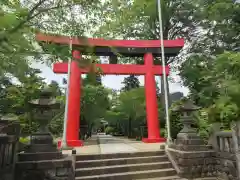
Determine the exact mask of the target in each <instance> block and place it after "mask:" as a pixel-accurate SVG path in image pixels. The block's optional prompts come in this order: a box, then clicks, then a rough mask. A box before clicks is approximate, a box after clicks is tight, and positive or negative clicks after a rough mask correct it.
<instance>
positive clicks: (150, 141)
mask: <svg viewBox="0 0 240 180" xmlns="http://www.w3.org/2000/svg"><path fill="white" fill-rule="evenodd" d="M142 142H144V143H161V142H166V138H161V137H160V138H154V139H149V138H143V139H142Z"/></svg>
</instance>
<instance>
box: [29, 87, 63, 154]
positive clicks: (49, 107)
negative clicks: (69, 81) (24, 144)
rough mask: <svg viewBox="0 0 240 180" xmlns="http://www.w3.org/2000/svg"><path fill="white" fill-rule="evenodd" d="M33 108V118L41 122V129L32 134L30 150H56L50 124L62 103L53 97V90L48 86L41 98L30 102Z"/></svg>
mask: <svg viewBox="0 0 240 180" xmlns="http://www.w3.org/2000/svg"><path fill="white" fill-rule="evenodd" d="M29 104H30V106H31V108H32V115H33V119H34V120H35V121H37V122H38V123H39V129H38V131H37V132H36V133H34V134H32V137H31V143H30V148H29V149H28V151H30V152H46V151H48V152H49V151H56V147H55V146H54V144H53V137H52V135H51V133H50V131H49V130H48V125H49V123H50V121H51V119H52V118H53V116H54V110H55V109H59V108H60V103H59V102H57V100H56V99H54V98H52V92H51V90H50V89H48V88H44V89H43V90H42V91H41V93H40V97H39V99H34V100H32V101H30V102H29Z"/></svg>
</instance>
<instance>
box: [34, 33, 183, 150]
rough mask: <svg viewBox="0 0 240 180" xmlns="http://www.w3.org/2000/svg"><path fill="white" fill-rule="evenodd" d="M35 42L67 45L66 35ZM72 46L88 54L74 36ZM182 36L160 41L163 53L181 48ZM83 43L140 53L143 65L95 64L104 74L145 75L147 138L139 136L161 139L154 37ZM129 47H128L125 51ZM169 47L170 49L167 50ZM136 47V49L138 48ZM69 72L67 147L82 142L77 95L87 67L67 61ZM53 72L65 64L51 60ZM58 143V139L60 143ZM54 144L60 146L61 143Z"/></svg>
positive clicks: (104, 51)
mask: <svg viewBox="0 0 240 180" xmlns="http://www.w3.org/2000/svg"><path fill="white" fill-rule="evenodd" d="M36 39H37V40H38V41H42V42H52V43H56V44H69V42H70V38H69V37H63V36H48V35H44V34H38V35H37V36H36ZM72 43H73V48H76V46H77V48H78V49H79V46H80V48H82V49H81V53H83V54H88V52H87V50H86V44H84V43H83V42H81V41H80V40H79V39H77V38H73V40H72ZM183 45H184V41H183V39H179V40H168V41H164V47H165V51H166V52H167V55H170V56H174V55H176V54H177V53H178V52H179V50H180V49H181V48H182V47H183ZM87 46H92V47H94V48H95V49H94V52H95V54H97V55H112V53H113V52H112V51H111V50H110V49H109V47H115V48H116V49H115V50H117V52H118V53H120V54H122V55H125V56H143V57H144V65H129V64H127V65H125V64H124V65H123V64H96V67H98V68H100V69H101V71H102V72H103V73H104V74H117V75H128V74H135V75H144V78H145V94H146V112H147V127H148V138H145V139H143V142H146V143H155V142H163V141H165V139H164V138H162V137H160V131H159V120H158V108H157V98H156V82H155V75H162V70H163V69H162V66H159V65H154V63H153V55H155V56H158V55H159V54H160V53H159V52H160V51H159V47H160V41H158V40H138V41H137V40H103V39H89V40H88V41H87ZM129 48H131V49H130V50H129ZM169 49H173V50H169ZM139 50H140V51H139ZM73 56H74V58H77V59H80V58H81V57H80V52H79V51H73ZM70 68H71V75H70V82H69V83H70V84H69V103H68V118H67V135H66V140H67V144H68V146H71V147H75V146H82V145H83V142H82V141H81V140H79V129H80V120H79V117H80V98H81V92H80V89H81V75H82V74H85V73H88V72H89V68H79V66H78V63H77V62H76V61H72V63H71V67H70ZM53 71H54V72H55V73H67V72H68V64H67V63H55V64H54V65H53ZM166 73H167V75H168V74H169V67H166ZM60 143H61V142H60ZM60 143H59V144H58V146H60V145H61V144H60Z"/></svg>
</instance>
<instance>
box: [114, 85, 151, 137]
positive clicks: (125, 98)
mask: <svg viewBox="0 0 240 180" xmlns="http://www.w3.org/2000/svg"><path fill="white" fill-rule="evenodd" d="M117 109H118V110H119V111H120V112H122V113H123V114H125V116H126V117H127V119H128V136H129V137H131V136H132V135H133V134H132V124H133V123H135V122H136V120H137V119H139V118H142V119H143V120H144V119H145V118H144V117H145V115H146V111H145V90H144V88H143V87H140V88H135V89H132V90H130V91H126V92H122V93H121V94H120V96H119V106H118V107H117ZM140 123H141V121H140V122H137V124H138V125H140Z"/></svg>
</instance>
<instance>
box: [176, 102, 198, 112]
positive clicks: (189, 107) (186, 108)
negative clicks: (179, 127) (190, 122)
mask: <svg viewBox="0 0 240 180" xmlns="http://www.w3.org/2000/svg"><path fill="white" fill-rule="evenodd" d="M199 109H201V108H200V107H198V106H196V105H194V104H193V102H192V101H190V100H186V101H185V102H184V103H183V104H182V105H180V106H177V107H175V108H174V109H173V111H175V112H192V111H197V110H199Z"/></svg>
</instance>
